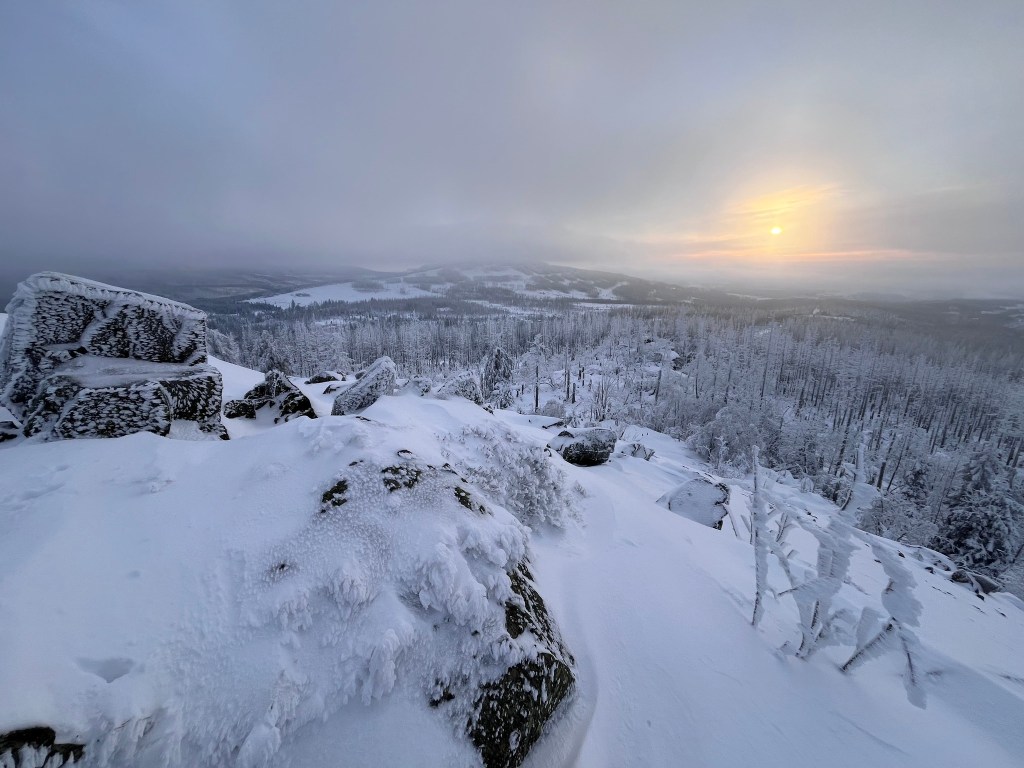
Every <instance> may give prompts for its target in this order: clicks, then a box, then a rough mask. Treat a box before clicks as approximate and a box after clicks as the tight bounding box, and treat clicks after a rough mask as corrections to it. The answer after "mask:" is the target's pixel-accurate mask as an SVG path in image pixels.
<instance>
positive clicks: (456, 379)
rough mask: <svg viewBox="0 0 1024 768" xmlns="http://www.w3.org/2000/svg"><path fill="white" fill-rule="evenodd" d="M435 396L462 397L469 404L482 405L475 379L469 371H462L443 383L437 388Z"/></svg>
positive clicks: (482, 401) (482, 400)
mask: <svg viewBox="0 0 1024 768" xmlns="http://www.w3.org/2000/svg"><path fill="white" fill-rule="evenodd" d="M437 396H438V397H440V398H448V397H463V398H465V399H466V400H469V401H470V402H471V403H476V404H477V405H483V404H484V399H483V397H481V396H480V387H479V386H478V385H477V383H476V378H475V377H474V376H473V374H471V373H470V372H469V371H463V372H462V373H460V374H458V375H456V376H453V377H452V378H450V379H448V380H447V381H446V382H444V383H443V384H442V385H441V386H440V387H438V388H437Z"/></svg>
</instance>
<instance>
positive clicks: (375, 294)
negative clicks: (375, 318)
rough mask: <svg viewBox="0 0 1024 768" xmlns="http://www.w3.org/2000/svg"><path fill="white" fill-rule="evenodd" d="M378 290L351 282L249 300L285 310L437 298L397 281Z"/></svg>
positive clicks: (431, 293)
mask: <svg viewBox="0 0 1024 768" xmlns="http://www.w3.org/2000/svg"><path fill="white" fill-rule="evenodd" d="M380 285H381V288H380V289H379V290H371V291H368V290H361V289H359V288H356V287H355V285H354V284H353V283H352V282H347V283H331V284H329V285H318V286H315V287H313V288H303V289H301V290H297V291H291V292H289V293H279V294H277V295H276V296H266V297H261V298H258V299H250V301H252V302H257V303H260V304H273V305H274V306H277V307H281V308H282V309H287V308H288V307H290V306H291V305H292V302H294V303H295V304H296V306H299V307H308V306H309V305H311V304H320V303H322V302H325V301H344V302H353V303H354V302H359V301H369V300H370V299H418V298H422V297H424V296H439V295H440V294H439V293H436V292H434V291H425V290H423V289H422V288H417V287H416V286H414V285H409V284H407V283H404V282H401V281H397V282H390V281H389V282H382V283H381V284H380Z"/></svg>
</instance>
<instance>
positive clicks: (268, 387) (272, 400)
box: [224, 370, 316, 424]
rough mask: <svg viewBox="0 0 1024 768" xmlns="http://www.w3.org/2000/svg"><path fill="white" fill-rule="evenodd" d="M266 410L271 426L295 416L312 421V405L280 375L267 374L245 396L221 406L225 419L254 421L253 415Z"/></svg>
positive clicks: (289, 381) (277, 372)
mask: <svg viewBox="0 0 1024 768" xmlns="http://www.w3.org/2000/svg"><path fill="white" fill-rule="evenodd" d="M263 408H266V409H267V410H268V411H269V412H270V413H272V414H273V417H274V423H275V424H280V423H281V422H284V421H291V420H292V419H296V418H298V417H299V416H307V417H309V418H311V419H315V418H316V411H314V410H313V404H312V403H310V402H309V398H308V397H306V396H305V395H304V394H302V392H301V391H300V390H299V388H298V387H296V386H295V385H294V384H293V383H292V382H291V379H289V378H288V377H287V376H286V375H285V374H284V373H283V372H281V371H276V370H275V371H269V372H268V373H267V375H266V377H265V378H264V380H263V381H262V382H261V383H259V384H257V385H256V386H255V387H253V388H252V389H250V390H249V391H248V392H246V393H245V397H244V398H242V399H241V400H229V401H228V402H226V403H225V404H224V416H225V417H227V418H229V419H238V418H244V419H255V418H256V412H257V411H260V410H262V409H263Z"/></svg>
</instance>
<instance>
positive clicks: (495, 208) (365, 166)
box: [0, 0, 1024, 297]
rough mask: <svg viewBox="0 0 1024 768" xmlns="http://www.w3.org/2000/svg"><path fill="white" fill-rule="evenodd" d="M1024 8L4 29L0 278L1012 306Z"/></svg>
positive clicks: (1017, 282)
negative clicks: (279, 272) (392, 273)
mask: <svg viewBox="0 0 1024 768" xmlns="http://www.w3.org/2000/svg"><path fill="white" fill-rule="evenodd" d="M1022 41H1024V2H1021V0H974V1H973V2H964V1H963V0H924V1H920V2H919V1H917V0H885V1H884V2H875V1H874V0H864V2H858V3H833V2H822V0H813V1H807V2H805V1H800V2H787V1H786V0H779V1H777V2H771V3H765V2H753V1H752V0H717V1H716V2H714V3H710V2H692V1H691V0H666V1H664V2H655V1H653V0H652V1H650V2H647V1H645V0H635V1H632V2H596V1H595V2H586V3H582V2H581V3H573V2H552V1H551V0H549V1H548V2H536V3H535V2H529V1H525V2H516V3H507V2H506V3H497V2H488V1H486V0H474V1H468V0H467V2H449V1H448V0H437V1H436V2H416V3H414V2H408V3H402V2H390V1H389V0H375V1H374V2H354V1H353V2H312V1H308V0H289V2H280V1H278V0H173V1H170V2H159V1H157V0H146V1H145V2H136V1H135V0H88V1H87V2H72V0H64V1H63V2H61V1H59V0H55V2H47V3H42V2H17V1H16V0H15V1H12V2H5V3H0V262H2V267H0V269H2V270H6V271H7V272H16V273H22V274H24V275H27V274H28V273H30V272H33V271H38V270H41V269H62V270H67V271H78V272H82V273H85V272H87V271H88V270H89V269H92V268H95V267H96V266H97V265H103V266H105V267H111V266H112V267H115V268H116V267H123V268H125V269H128V268H148V267H153V268H166V269H174V270H194V271H196V272H197V273H198V272H199V271H201V270H202V269H204V268H208V267H218V268H229V269H234V268H238V269H246V268H250V269H251V268H257V267H259V268H266V267H268V266H281V267H285V268H289V269H298V268H306V267H312V268H317V269H333V268H336V267H343V266H351V265H357V266H364V267H370V268H374V269H382V270H397V269H403V268H410V267H415V266H420V265H424V264H439V263H448V262H455V263H465V262H473V261H481V262H490V263H494V262H510V263H511V262H529V261H545V262H551V263H559V264H567V265H572V266H578V267H587V268H595V269H605V270H609V271H621V272H625V273H629V274H636V275H643V276H651V277H657V278H661V279H667V280H672V281H675V282H680V283H693V284H708V285H743V286H749V287H751V288H756V287H758V286H761V287H772V288H780V287H783V288H790V287H791V288H794V289H801V290H802V289H808V288H821V289H826V290H841V291H874V292H878V291H884V292H898V293H905V294H914V295H918V294H920V295H958V296H986V297H987V296H993V297H996V296H998V297H1002V296H1014V297H1024V42H1022Z"/></svg>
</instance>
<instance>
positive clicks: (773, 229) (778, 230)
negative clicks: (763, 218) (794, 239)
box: [772, 227, 782, 235]
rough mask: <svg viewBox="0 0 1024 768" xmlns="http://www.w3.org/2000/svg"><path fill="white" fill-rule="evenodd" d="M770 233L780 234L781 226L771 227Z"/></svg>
mask: <svg viewBox="0 0 1024 768" xmlns="http://www.w3.org/2000/svg"><path fill="white" fill-rule="evenodd" d="M772 234H773V235H781V234H782V227H772Z"/></svg>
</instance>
